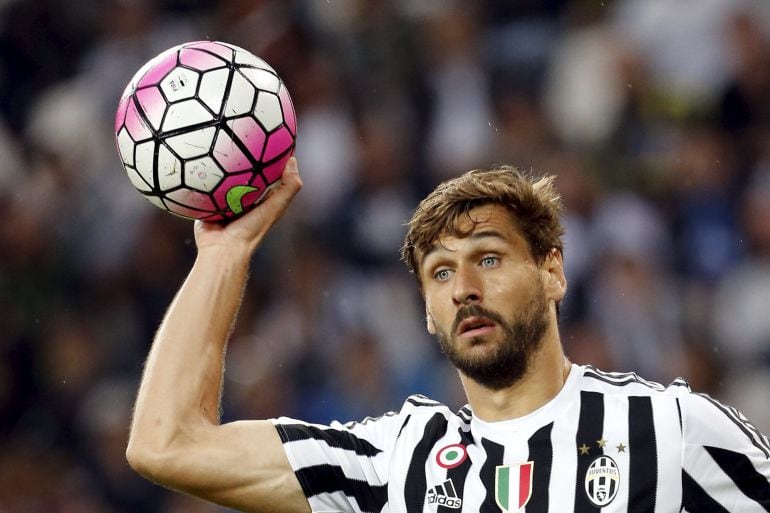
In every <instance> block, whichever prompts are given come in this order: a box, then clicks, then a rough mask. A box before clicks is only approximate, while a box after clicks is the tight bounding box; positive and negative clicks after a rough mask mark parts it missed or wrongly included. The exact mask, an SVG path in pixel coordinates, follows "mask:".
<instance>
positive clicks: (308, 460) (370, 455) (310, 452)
mask: <svg viewBox="0 0 770 513" xmlns="http://www.w3.org/2000/svg"><path fill="white" fill-rule="evenodd" d="M271 422H272V423H273V424H274V425H275V427H276V429H277V430H278V434H279V436H280V438H281V441H282V443H283V447H284V450H285V451H286V456H287V458H288V460H289V463H290V464H291V466H292V469H293V470H294V472H295V474H296V476H297V479H298V480H299V483H300V485H301V486H302V490H303V492H304V493H305V496H306V497H307V499H308V502H309V503H310V506H311V509H312V511H314V512H343V511H344V512H355V513H360V512H366V511H380V510H381V509H382V507H383V506H384V505H385V503H386V502H387V485H388V483H387V479H388V468H389V464H388V463H389V460H390V457H391V453H392V450H393V447H394V444H395V440H396V438H397V436H398V432H399V430H400V429H401V427H402V425H403V423H404V419H403V417H402V415H401V414H398V413H388V414H386V415H383V416H381V417H377V418H367V419H365V420H363V421H361V422H350V423H347V424H342V423H339V422H333V423H331V424H330V425H328V426H326V425H320V424H310V423H306V422H303V421H299V420H296V419H291V418H288V417H280V418H277V419H271Z"/></svg>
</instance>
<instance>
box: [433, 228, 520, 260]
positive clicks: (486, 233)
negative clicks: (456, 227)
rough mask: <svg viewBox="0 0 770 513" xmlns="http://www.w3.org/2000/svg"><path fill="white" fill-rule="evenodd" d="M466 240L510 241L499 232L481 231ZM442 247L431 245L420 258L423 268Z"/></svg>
mask: <svg viewBox="0 0 770 513" xmlns="http://www.w3.org/2000/svg"><path fill="white" fill-rule="evenodd" d="M464 238H468V239H471V240H474V241H476V240H481V239H488V238H493V239H499V240H502V241H505V242H508V239H507V238H506V237H505V236H503V234H501V233H500V232H498V231H497V230H481V231H478V232H473V233H471V234H470V235H468V236H467V237H464ZM441 247H442V246H441V245H440V244H439V243H438V242H436V243H434V244H433V245H431V247H430V248H428V249H427V250H426V251H425V253H423V254H422V257H421V258H420V266H422V265H423V263H425V259H426V258H428V256H429V255H431V254H432V253H435V252H436V251H438V250H439V248H441Z"/></svg>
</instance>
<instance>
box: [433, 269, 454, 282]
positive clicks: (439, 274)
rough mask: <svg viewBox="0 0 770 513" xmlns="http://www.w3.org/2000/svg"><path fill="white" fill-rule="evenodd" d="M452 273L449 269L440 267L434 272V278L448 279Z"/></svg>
mask: <svg viewBox="0 0 770 513" xmlns="http://www.w3.org/2000/svg"><path fill="white" fill-rule="evenodd" d="M450 274H451V273H450V270H449V269H439V270H438V271H436V272H435V273H433V279H435V280H436V281H446V280H448V279H449V276H450Z"/></svg>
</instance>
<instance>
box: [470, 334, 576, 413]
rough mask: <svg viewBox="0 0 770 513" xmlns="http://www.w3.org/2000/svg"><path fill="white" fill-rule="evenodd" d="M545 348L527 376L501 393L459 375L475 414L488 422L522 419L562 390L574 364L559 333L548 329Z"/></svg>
mask: <svg viewBox="0 0 770 513" xmlns="http://www.w3.org/2000/svg"><path fill="white" fill-rule="evenodd" d="M545 337H546V339H545V340H544V341H543V347H542V348H541V350H540V351H539V352H538V353H536V354H535V355H534V357H533V358H532V360H531V361H530V365H529V368H528V369H527V371H526V373H525V374H524V375H523V376H522V377H521V379H519V380H518V381H516V382H515V383H514V384H512V385H511V386H509V387H507V388H503V389H501V390H491V389H489V388H486V387H484V386H482V385H480V384H478V383H477V382H475V381H473V380H472V379H470V378H468V377H467V376H465V375H463V374H462V373H461V374H460V379H461V380H462V383H463V387H464V388H465V394H466V395H467V397H468V402H469V404H470V405H471V408H473V414H474V415H475V416H477V417H478V418H480V419H481V420H483V421H485V422H496V421H500V420H509V419H514V418H518V417H523V416H524V415H527V414H529V413H532V412H533V411H535V410H537V409H538V408H540V407H541V406H543V405H545V404H546V403H547V402H549V401H550V400H551V399H553V398H554V397H556V395H557V394H558V393H559V391H561V389H562V387H563V386H564V382H565V381H566V380H567V376H568V375H569V371H570V367H571V364H570V362H569V360H568V359H567V358H566V357H565V356H564V351H563V350H562V347H561V340H560V339H559V335H558V331H557V329H556V328H555V327H553V326H552V327H551V328H549V330H548V331H547V332H546V334H545Z"/></svg>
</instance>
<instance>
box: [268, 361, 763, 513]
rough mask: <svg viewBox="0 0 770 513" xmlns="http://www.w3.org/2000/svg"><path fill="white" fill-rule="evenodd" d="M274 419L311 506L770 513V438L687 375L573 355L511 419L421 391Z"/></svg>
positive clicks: (434, 511) (413, 512)
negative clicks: (393, 407) (379, 404)
mask: <svg viewBox="0 0 770 513" xmlns="http://www.w3.org/2000/svg"><path fill="white" fill-rule="evenodd" d="M272 422H273V423H274V425H275V426H276V428H277V430H278V433H279V435H280V437H281V440H282V442H283V446H284V449H285V451H286V454H287V457H288V459H289V462H290V464H291V466H292V468H293V470H294V472H295V473H296V476H297V478H298V480H299V483H300V485H301V486H302V490H303V491H304V493H305V495H306V496H307V498H308V501H309V503H310V506H311V508H312V511H314V512H343V511H344V512H408V513H423V512H424V513H461V512H481V513H498V512H525V513H569V512H576V513H588V512H602V513H609V512H618V513H620V512H623V513H626V512H628V513H631V512H639V513H642V512H644V513H674V512H681V511H687V512H689V513H695V512H710V513H711V512H730V513H735V512H755V511H756V512H761V511H770V481H769V478H770V444H769V443H768V439H767V438H766V437H765V436H764V435H763V434H761V433H760V432H759V431H758V430H757V429H756V428H755V427H754V426H753V425H752V424H751V423H750V422H749V421H748V420H747V419H746V418H745V417H744V416H743V415H742V414H741V413H740V412H738V411H737V410H735V409H734V408H731V407H729V406H725V405H723V404H721V403H719V402H717V401H716V400H714V399H712V398H710V397H709V396H707V395H704V394H697V393H694V392H692V391H691V390H690V387H689V386H688V385H687V383H686V382H684V381H682V380H680V379H678V380H675V381H674V382H673V383H671V385H669V386H668V387H664V386H662V385H659V384H657V383H653V382H650V381H646V380H644V379H642V378H640V377H638V376H637V375H636V374H634V373H608V372H603V371H600V370H598V369H596V368H594V367H591V366H580V365H574V364H573V366H572V369H571V371H570V374H569V376H568V378H567V380H566V382H565V385H564V387H563V388H562V390H561V391H560V392H559V393H558V395H557V396H556V397H554V398H553V399H552V400H551V401H550V402H549V403H547V404H546V405H544V406H543V407H541V408H539V409H538V410H536V411H534V412H532V413H530V414H528V415H526V416H524V417H520V418H516V419H511V420H506V421H501V422H485V421H483V420H481V419H479V418H477V417H476V416H474V414H473V411H472V410H471V408H470V407H469V406H465V407H463V408H461V409H460V410H459V411H457V412H452V411H451V410H450V409H449V408H448V407H446V406H445V405H443V404H441V403H439V402H436V401H432V400H430V399H428V398H426V397H424V396H420V395H415V396H411V397H409V398H408V399H407V400H406V401H405V402H404V404H403V407H402V408H401V410H400V411H398V412H391V413H387V414H385V415H383V416H381V417H378V418H367V419H366V420H364V421H362V422H350V423H347V424H341V423H338V422H333V423H332V424H331V425H329V426H323V425H317V424H309V423H305V422H301V421H298V420H294V419H290V418H286V417H281V418H277V419H272Z"/></svg>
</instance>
